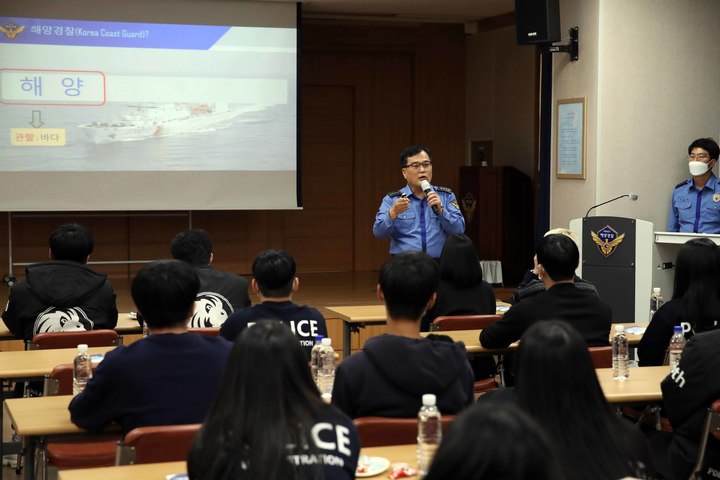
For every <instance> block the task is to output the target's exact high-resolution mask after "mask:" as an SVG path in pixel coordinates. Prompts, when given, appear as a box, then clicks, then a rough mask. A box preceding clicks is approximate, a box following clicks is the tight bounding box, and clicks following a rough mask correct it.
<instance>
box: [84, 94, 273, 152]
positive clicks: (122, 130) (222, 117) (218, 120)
mask: <svg viewBox="0 0 720 480" xmlns="http://www.w3.org/2000/svg"><path fill="white" fill-rule="evenodd" d="M263 109H264V107H263V106H262V105H250V106H248V105H245V106H240V107H229V106H228V105H225V104H212V103H200V104H188V103H171V104H137V105H132V106H131V110H130V111H129V112H127V113H124V114H123V115H121V116H120V117H118V118H117V119H113V120H110V121H96V122H90V123H83V124H81V125H78V127H79V128H82V129H83V131H84V133H85V135H86V136H87V137H88V139H89V140H90V141H91V142H92V143H95V144H101V143H110V142H132V141H137V140H145V139H148V138H160V137H170V136H174V135H183V134H188V135H189V134H194V133H202V132H208V131H215V130H220V129H223V128H227V127H229V126H230V124H231V123H232V121H233V120H234V119H235V117H237V116H238V115H240V114H243V113H250V112H258V111H260V110H263Z"/></svg>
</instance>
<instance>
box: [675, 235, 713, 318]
mask: <svg viewBox="0 0 720 480" xmlns="http://www.w3.org/2000/svg"><path fill="white" fill-rule="evenodd" d="M672 298H673V300H674V299H679V298H684V299H685V309H686V310H685V311H686V312H687V320H688V322H690V325H691V326H692V328H693V330H694V331H695V332H702V331H704V330H710V329H711V328H713V327H714V326H715V325H714V323H715V321H716V320H718V319H719V317H720V313H719V312H720V247H718V246H717V245H715V243H714V242H713V241H712V240H710V239H708V238H694V239H692V240H689V241H687V242H686V243H685V245H683V246H682V248H681V249H680V251H679V252H678V256H677V261H676V265H675V281H674V288H673V296H672Z"/></svg>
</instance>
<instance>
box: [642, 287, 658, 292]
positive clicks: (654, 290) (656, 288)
mask: <svg viewBox="0 0 720 480" xmlns="http://www.w3.org/2000/svg"><path fill="white" fill-rule="evenodd" d="M645 291H647V290H645ZM653 293H660V287H653Z"/></svg>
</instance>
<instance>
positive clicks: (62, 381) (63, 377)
mask: <svg viewBox="0 0 720 480" xmlns="http://www.w3.org/2000/svg"><path fill="white" fill-rule="evenodd" d="M97 366H98V364H97V363H93V364H92V368H93V372H94V371H95V369H96V368H97ZM72 394H73V364H72V363H63V364H62V365H57V366H56V367H55V368H53V369H52V372H50V375H45V378H44V384H43V396H44V397H51V396H53V395H72Z"/></svg>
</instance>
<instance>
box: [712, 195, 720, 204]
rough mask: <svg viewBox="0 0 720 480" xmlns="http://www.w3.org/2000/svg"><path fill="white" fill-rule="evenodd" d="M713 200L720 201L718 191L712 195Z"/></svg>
mask: <svg viewBox="0 0 720 480" xmlns="http://www.w3.org/2000/svg"><path fill="white" fill-rule="evenodd" d="M713 202H715V203H718V202H720V193H716V194H714V195H713Z"/></svg>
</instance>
